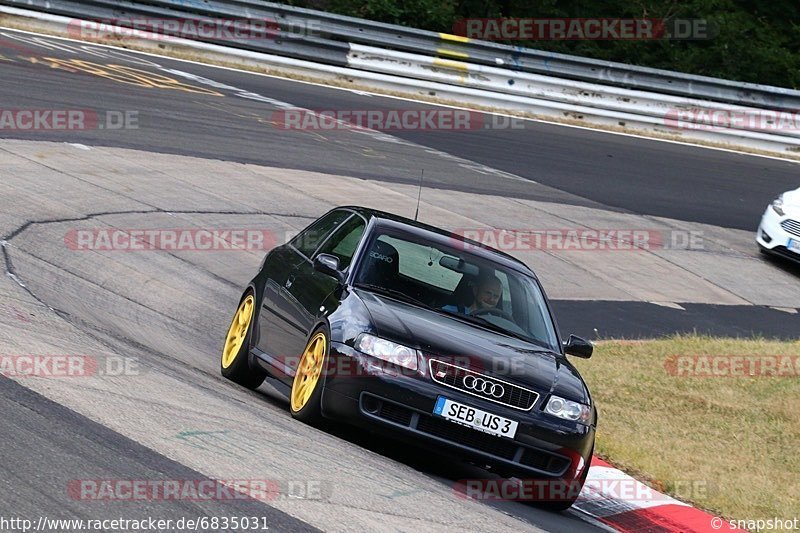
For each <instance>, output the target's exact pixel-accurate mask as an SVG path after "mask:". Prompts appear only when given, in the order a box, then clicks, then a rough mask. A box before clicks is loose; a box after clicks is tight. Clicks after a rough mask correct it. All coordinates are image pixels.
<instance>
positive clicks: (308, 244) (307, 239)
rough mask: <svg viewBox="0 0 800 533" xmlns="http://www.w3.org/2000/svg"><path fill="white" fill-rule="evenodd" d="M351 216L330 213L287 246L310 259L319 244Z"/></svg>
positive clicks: (345, 212) (334, 212) (342, 213)
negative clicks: (292, 247)
mask: <svg viewBox="0 0 800 533" xmlns="http://www.w3.org/2000/svg"><path fill="white" fill-rule="evenodd" d="M351 214H352V213H350V212H349V211H332V212H330V213H328V214H327V215H325V216H324V217H322V218H321V219H319V220H317V221H316V222H314V223H312V224H311V225H310V226H308V227H307V228H306V229H304V230H303V231H301V232H300V233H299V234H297V235H296V236H295V238H294V239H292V240H291V241H290V243H289V244H291V245H292V246H294V247H295V248H297V249H298V250H299V251H300V253H301V254H303V255H304V256H306V257H311V256H312V255H313V253H314V250H316V249H317V247H318V246H319V244H320V243H321V242H322V241H324V240H325V238H326V237H327V236H328V235H330V234H331V233H333V230H335V229H336V228H337V227H338V226H339V225H340V224H341V223H342V222H344V221H345V220H347V218H348V217H349V216H350V215H351Z"/></svg>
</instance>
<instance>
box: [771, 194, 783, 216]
mask: <svg viewBox="0 0 800 533" xmlns="http://www.w3.org/2000/svg"><path fill="white" fill-rule="evenodd" d="M770 205H772V210H773V211H775V212H776V213H778V214H779V215H780V216H783V215H784V214H785V213H784V211H783V195H780V196H778V197H777V198H775V199H774V200H772V204H770Z"/></svg>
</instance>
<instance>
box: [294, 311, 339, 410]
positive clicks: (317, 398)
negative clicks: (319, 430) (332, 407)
mask: <svg viewBox="0 0 800 533" xmlns="http://www.w3.org/2000/svg"><path fill="white" fill-rule="evenodd" d="M320 339H322V341H323V342H324V346H323V350H322V359H321V361H317V359H316V358H315V359H314V363H315V366H316V365H318V366H319V373H318V374H317V376H316V379H314V380H313V383H312V382H311V380H310V379H309V376H307V375H304V374H301V367H303V365H304V364H305V360H306V354H308V353H309V350H311V349H313V345H314V343H316V342H319V340H320ZM329 354H330V335H329V334H328V330H327V328H325V327H324V326H320V327H318V328H317V329H315V330H314V332H313V333H312V334H311V335H310V336H309V338H308V342H306V347H305V349H304V350H303V355H302V357H301V358H300V363H299V364H298V365H297V374H296V375H295V378H294V381H293V382H292V390H291V393H290V394H289V411H290V412H291V414H292V417H293V418H295V419H297V420H300V421H301V422H305V423H306V424H309V425H311V426H320V425H321V424H322V423H323V417H322V389H323V388H325V369H326V368H327V365H328V357H329ZM303 383H306V385H305V386H306V387H312V389H311V390H310V395H309V396H308V399H306V400H305V401H304V402H302V404H300V402H298V401H296V398H295V395H296V394H301V389H302V388H303Z"/></svg>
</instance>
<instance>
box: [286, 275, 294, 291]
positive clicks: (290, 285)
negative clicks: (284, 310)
mask: <svg viewBox="0 0 800 533" xmlns="http://www.w3.org/2000/svg"><path fill="white" fill-rule="evenodd" d="M292 283H294V275H291V276H289V279H287V280H286V284H285V285H284V287H286V288H287V289H291V288H292Z"/></svg>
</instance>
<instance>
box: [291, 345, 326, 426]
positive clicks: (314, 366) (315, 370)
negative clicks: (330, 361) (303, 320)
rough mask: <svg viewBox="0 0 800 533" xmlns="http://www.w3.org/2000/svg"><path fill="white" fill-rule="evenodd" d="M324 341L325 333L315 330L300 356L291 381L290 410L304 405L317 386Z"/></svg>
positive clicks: (322, 362)
mask: <svg viewBox="0 0 800 533" xmlns="http://www.w3.org/2000/svg"><path fill="white" fill-rule="evenodd" d="M326 342H327V341H326V339H325V334H324V333H323V332H321V331H320V332H317V334H316V335H314V336H313V337H312V338H311V340H310V341H309V342H308V345H307V346H306V350H305V352H303V357H301V358H300V364H299V365H297V374H295V376H294V382H292V411H294V412H295V413H296V412H298V411H300V410H301V409H302V408H303V407H305V406H306V403H308V399H309V398H311V395H312V394H313V393H314V389H316V387H317V381H319V376H320V374H321V373H322V366H323V364H324V362H325V348H326V346H325V345H326Z"/></svg>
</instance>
